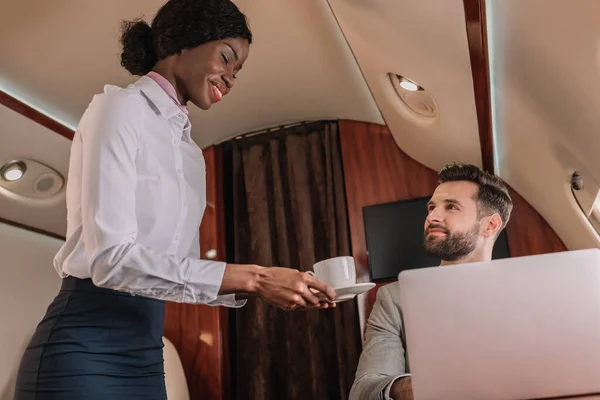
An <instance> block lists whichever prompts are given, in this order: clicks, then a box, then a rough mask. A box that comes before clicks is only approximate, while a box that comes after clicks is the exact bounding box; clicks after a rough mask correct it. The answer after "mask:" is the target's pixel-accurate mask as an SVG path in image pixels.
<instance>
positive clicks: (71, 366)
mask: <svg viewBox="0 0 600 400" xmlns="http://www.w3.org/2000/svg"><path fill="white" fill-rule="evenodd" d="M164 315H165V304H164V302H163V301H160V300H154V299H148V298H144V297H139V296H132V295H131V294H128V293H122V292H117V291H114V290H110V289H101V288H98V287H96V286H94V284H93V283H92V281H91V280H90V279H77V278H72V277H68V278H65V279H64V280H63V283H62V287H61V289H60V291H59V293H58V295H57V296H56V297H55V299H54V301H53V302H52V303H51V304H50V306H49V307H48V310H47V311H46V315H45V316H44V318H43V319H42V321H41V322H40V323H39V325H38V326H37V329H36V331H35V333H34V335H33V337H32V338H31V341H30V342H29V345H28V346H27V349H26V350H25V353H24V355H23V358H22V360H21V364H20V366H19V370H18V373H17V382H16V390H15V397H14V399H15V400H67V399H69V400H71V399H78V400H87V399H94V400H95V399H98V400H100V399H102V400H121V399H128V400H129V399H149V400H154V399H156V400H164V399H166V398H167V395H166V390H165V378H164V364H163V352H162V350H163V342H162V336H163V331H164Z"/></svg>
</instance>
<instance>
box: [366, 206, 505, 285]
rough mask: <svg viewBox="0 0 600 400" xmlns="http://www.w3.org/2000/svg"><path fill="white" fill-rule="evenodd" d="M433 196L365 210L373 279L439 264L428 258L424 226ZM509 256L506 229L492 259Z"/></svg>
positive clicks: (395, 275) (370, 267)
mask: <svg viewBox="0 0 600 400" xmlns="http://www.w3.org/2000/svg"><path fill="white" fill-rule="evenodd" d="M430 198H431V197H429V196H428V197H421V198H418V199H414V200H404V201H397V202H393V203H384V204H377V205H373V206H367V207H364V208H363V217H364V223H365V236H366V239H367V253H368V260H369V271H370V275H371V280H373V281H379V280H389V279H396V278H397V277H398V274H399V273H400V272H401V271H403V270H405V269H413V268H423V267H432V266H436V265H440V262H441V260H439V259H436V258H433V257H428V256H427V255H425V249H424V248H423V225H424V223H425V218H426V217H427V202H428V201H429V199H430ZM507 257H510V253H509V249H508V240H507V237H506V229H505V230H503V231H502V233H501V234H500V236H499V237H498V239H497V240H496V244H495V246H494V252H493V254H492V258H494V259H499V258H507Z"/></svg>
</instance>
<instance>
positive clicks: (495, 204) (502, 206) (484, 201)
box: [438, 163, 513, 232]
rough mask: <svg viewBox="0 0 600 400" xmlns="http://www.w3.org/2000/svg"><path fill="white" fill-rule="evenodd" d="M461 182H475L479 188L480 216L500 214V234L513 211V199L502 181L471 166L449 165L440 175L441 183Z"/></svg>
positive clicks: (478, 204) (478, 210)
mask: <svg viewBox="0 0 600 400" xmlns="http://www.w3.org/2000/svg"><path fill="white" fill-rule="evenodd" d="M459 181H467V182H473V183H475V184H476V185H477V186H478V187H479V190H478V191H477V197H476V198H475V201H476V202H477V212H478V214H479V216H480V217H482V216H487V215H492V214H494V213H498V214H499V215H500V218H501V219H502V226H501V227H500V229H499V231H498V232H500V231H502V229H504V228H505V227H506V224H507V223H508V220H509V219H510V214H511V212H512V209H513V203H512V199H511V198H510V194H509V193H508V189H507V188H506V186H505V185H504V183H503V182H502V180H500V178H498V177H497V176H495V175H492V174H490V173H488V172H485V171H483V170H481V169H480V168H479V167H477V166H475V165H471V164H459V163H453V164H449V165H446V166H445V167H444V168H442V169H441V170H440V172H439V173H438V182H439V183H445V182H459Z"/></svg>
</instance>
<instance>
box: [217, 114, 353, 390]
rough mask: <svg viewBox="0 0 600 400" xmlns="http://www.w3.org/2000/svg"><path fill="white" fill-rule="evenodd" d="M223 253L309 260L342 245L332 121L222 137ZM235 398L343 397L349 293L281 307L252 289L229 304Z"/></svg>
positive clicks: (303, 265) (261, 260) (346, 245)
mask: <svg viewBox="0 0 600 400" xmlns="http://www.w3.org/2000/svg"><path fill="white" fill-rule="evenodd" d="M230 145H231V147H232V155H231V163H232V167H231V168H232V171H231V175H232V178H233V188H232V197H233V199H232V202H233V204H232V206H233V208H234V213H233V223H230V224H229V226H230V227H231V228H233V232H232V233H231V232H230V234H231V235H232V236H233V242H234V246H233V247H234V251H233V253H234V254H233V258H234V260H231V261H233V262H237V263H253V264H259V265H263V266H284V267H289V268H295V269H299V270H301V271H307V270H312V266H313V264H314V263H315V262H317V261H320V260H323V259H326V258H330V257H336V256H342V255H351V250H350V237H349V229H348V214H347V208H346V198H345V190H344V177H343V171H342V159H341V152H340V145H339V137H338V125H337V123H336V122H320V123H311V124H304V125H302V126H300V127H295V128H290V129H283V130H279V131H278V132H277V133H270V134H266V135H261V136H258V137H251V138H247V139H239V140H235V141H233V142H231V144H230ZM234 315H235V319H234V321H235V322H234V325H235V328H234V329H235V333H234V334H235V341H234V343H233V344H234V346H233V347H234V348H233V352H234V354H235V362H234V365H236V366H237V367H236V374H235V375H236V377H235V378H234V379H235V380H234V382H233V384H234V385H235V392H236V393H237V394H236V397H237V398H238V399H240V400H241V399H244V400H247V399H256V400H271V399H273V400H274V399H277V400H280V399H290V400H292V399H302V400H305V399H335V400H337V399H347V398H348V393H349V391H350V387H351V386H352V382H353V380H354V374H355V372H356V366H357V362H358V357H359V355H360V349H361V343H360V332H359V329H360V328H359V321H358V312H357V304H356V300H352V301H347V302H343V303H339V304H338V307H337V308H335V309H328V310H309V311H295V312H289V313H286V312H283V311H281V310H278V309H276V308H274V307H272V306H271V305H269V304H267V303H265V302H263V301H262V300H260V299H253V300H250V301H248V304H247V305H246V306H245V307H244V308H242V309H239V310H235V311H234Z"/></svg>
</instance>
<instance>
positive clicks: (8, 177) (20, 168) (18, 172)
mask: <svg viewBox="0 0 600 400" xmlns="http://www.w3.org/2000/svg"><path fill="white" fill-rule="evenodd" d="M25 171H27V165H26V164H25V163H24V162H23V161H10V162H7V163H6V164H4V165H3V166H2V168H0V176H2V179H4V180H5V181H8V182H14V181H18V180H19V179H21V178H22V177H23V175H25Z"/></svg>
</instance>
